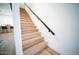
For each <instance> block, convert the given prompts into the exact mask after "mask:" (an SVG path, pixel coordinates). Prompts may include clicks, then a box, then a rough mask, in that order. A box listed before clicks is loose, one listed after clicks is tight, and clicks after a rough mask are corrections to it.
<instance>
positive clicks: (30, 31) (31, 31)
mask: <svg viewBox="0 0 79 59" xmlns="http://www.w3.org/2000/svg"><path fill="white" fill-rule="evenodd" d="M33 32H38V29H36V30H29V31H22V32H21V33H22V34H24V33H33Z"/></svg>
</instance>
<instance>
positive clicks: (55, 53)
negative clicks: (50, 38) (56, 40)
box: [46, 47, 60, 55]
mask: <svg viewBox="0 0 79 59" xmlns="http://www.w3.org/2000/svg"><path fill="white" fill-rule="evenodd" d="M46 49H47V51H49V52H50V53H51V54H52V55H60V54H59V53H58V52H56V51H55V50H53V49H51V48H49V47H47V48H46Z"/></svg>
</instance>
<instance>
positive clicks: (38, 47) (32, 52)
mask: <svg viewBox="0 0 79 59" xmlns="http://www.w3.org/2000/svg"><path fill="white" fill-rule="evenodd" d="M45 47H47V44H46V42H44V41H43V42H40V43H39V44H36V45H34V46H32V47H30V48H28V49H26V50H25V51H24V54H25V55H35V54H37V53H38V52H41V51H42V50H43V49H44V48H45Z"/></svg>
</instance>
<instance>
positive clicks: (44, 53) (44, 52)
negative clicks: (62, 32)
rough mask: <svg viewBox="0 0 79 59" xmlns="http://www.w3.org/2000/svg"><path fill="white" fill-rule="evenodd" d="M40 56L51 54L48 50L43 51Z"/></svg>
mask: <svg viewBox="0 0 79 59" xmlns="http://www.w3.org/2000/svg"><path fill="white" fill-rule="evenodd" d="M39 54H40V55H51V53H50V52H48V51H47V50H46V49H44V50H43V51H41V53H39Z"/></svg>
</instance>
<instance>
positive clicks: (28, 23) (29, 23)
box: [21, 22, 35, 25]
mask: <svg viewBox="0 0 79 59" xmlns="http://www.w3.org/2000/svg"><path fill="white" fill-rule="evenodd" d="M21 24H22V25H35V24H34V23H31V22H26V23H21Z"/></svg>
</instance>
